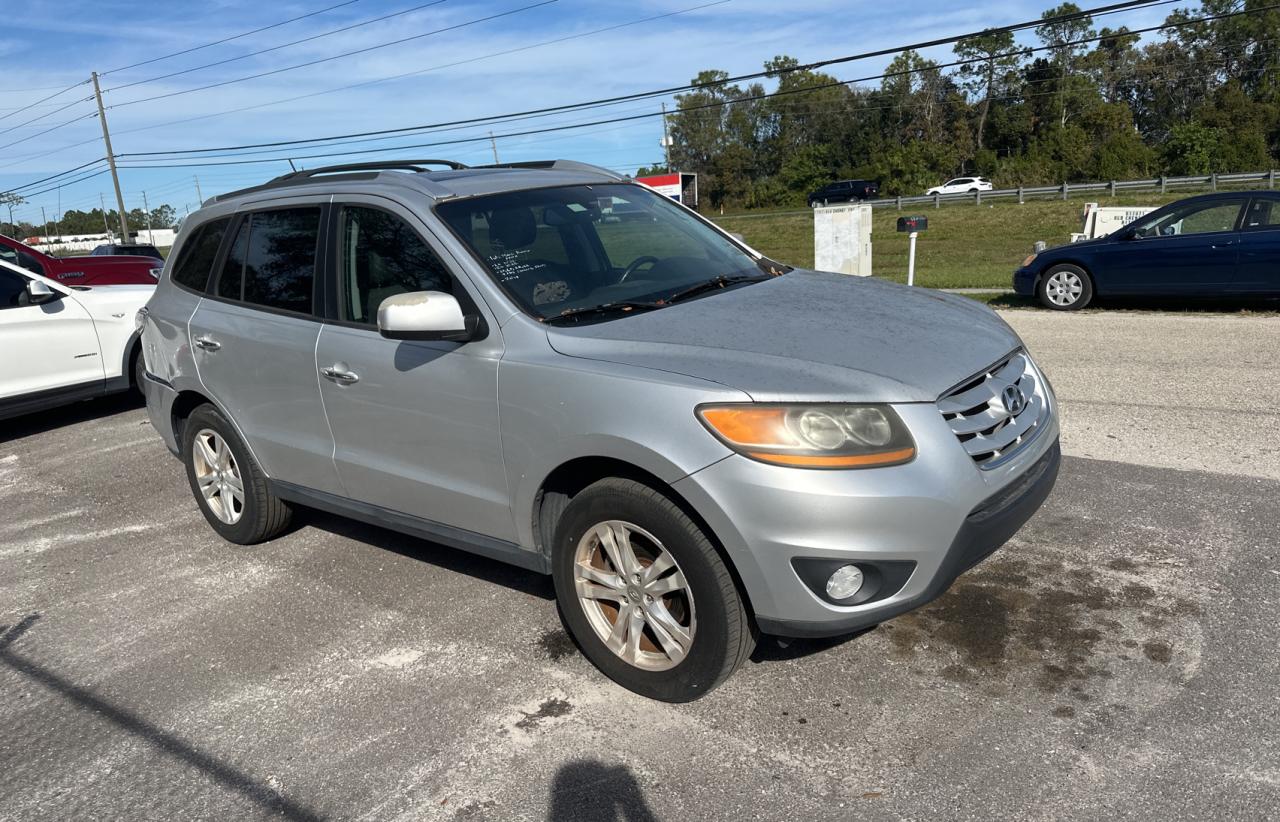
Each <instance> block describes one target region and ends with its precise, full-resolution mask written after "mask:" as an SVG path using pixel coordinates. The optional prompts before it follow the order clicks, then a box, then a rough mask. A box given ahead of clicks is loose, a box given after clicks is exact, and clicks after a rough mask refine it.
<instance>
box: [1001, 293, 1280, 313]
mask: <svg viewBox="0 0 1280 822" xmlns="http://www.w3.org/2000/svg"><path fill="white" fill-rule="evenodd" d="M986 303H987V305H989V306H991V307H992V308H1034V309H1037V310H1040V311H1049V309H1047V308H1045V307H1044V306H1043V305H1041V304H1040V301H1039V300H1037V299H1036V298H1035V297H1023V296H1020V295H1018V294H1001V295H999V296H995V297H992V298H990V299H989V300H986ZM1105 311H1132V312H1159V313H1162V314H1170V313H1173V314H1276V313H1280V299H1261V298H1255V299H1243V298H1239V297H1236V298H1217V297H1214V298H1210V297H1195V298H1192V297H1106V298H1103V297H1099V298H1097V299H1096V300H1094V302H1093V304H1091V305H1090V306H1089V307H1088V308H1084V309H1081V311H1080V312H1077V313H1085V314H1094V313H1102V312H1105ZM1062 313H1070V312H1062Z"/></svg>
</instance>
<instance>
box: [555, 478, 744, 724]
mask: <svg viewBox="0 0 1280 822" xmlns="http://www.w3.org/2000/svg"><path fill="white" fill-rule="evenodd" d="M619 565H620V566H622V567H619ZM652 567H660V568H661V569H662V570H660V571H657V572H650V571H648V569H649V568H652ZM552 571H553V576H554V578H555V587H556V599H557V600H558V602H559V605H560V613H561V615H562V617H563V619H564V622H565V626H566V627H567V628H568V630H569V632H570V633H571V634H572V635H573V637H574V639H575V640H577V642H578V645H579V646H580V647H581V648H582V651H583V653H584V654H586V656H587V658H588V659H589V660H591V662H592V663H593V664H594V665H595V666H596V667H597V668H599V669H600V671H601V672H602V673H604V674H605V676H607V677H609V678H610V679H612V680H613V681H614V682H616V683H618V684H619V685H621V686H622V687H624V688H626V689H628V690H631V691H634V692H636V693H638V694H641V695H642V696H647V697H649V698H650V699H658V700H662V701H664V702H688V701H691V700H694V699H698V698H699V697H701V696H703V695H705V694H707V693H708V692H710V691H711V690H712V689H713V688H715V687H716V686H717V685H719V684H720V683H721V682H723V681H724V680H725V679H726V678H728V676H729V675H730V674H732V673H733V672H734V671H735V670H736V669H737V668H738V667H739V666H740V665H741V664H742V663H743V662H744V661H745V660H746V659H747V657H748V656H750V655H751V651H752V649H753V648H754V647H755V636H754V632H753V628H752V625H751V620H750V617H749V616H748V615H747V610H746V606H745V604H744V602H743V600H742V597H741V595H739V593H738V589H737V586H736V585H735V584H734V580H733V577H732V575H731V574H730V573H729V569H728V567H727V566H726V565H725V563H724V560H722V559H721V557H720V554H719V553H718V552H717V550H716V548H715V546H714V545H712V543H711V540H710V539H708V537H707V535H706V534H705V533H703V531H702V529H701V528H699V527H698V525H697V524H696V523H695V522H694V521H693V520H692V519H690V518H689V516H688V515H687V514H686V513H685V512H684V511H683V510H681V508H680V507H679V506H677V505H676V504H675V503H674V502H672V501H671V500H670V499H668V498H667V497H666V496H664V495H663V494H661V493H659V492H658V491H656V490H654V489H653V488H650V487H649V486H647V485H644V484H642V483H639V482H635V481H633V480H627V479H619V478H610V479H604V480H600V481H599V482H596V483H594V484H593V485H590V486H588V487H587V488H586V489H585V490H583V491H582V492H581V493H579V494H578V495H577V496H575V497H574V498H573V500H572V501H571V502H570V503H569V506H568V507H567V508H566V509H565V512H564V515H563V516H562V517H561V518H560V522H559V524H558V526H557V527H556V536H555V541H554V543H553V553H552ZM650 573H652V576H651V577H650ZM615 648H616V650H615Z"/></svg>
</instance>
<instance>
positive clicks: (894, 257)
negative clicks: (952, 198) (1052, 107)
mask: <svg viewBox="0 0 1280 822" xmlns="http://www.w3.org/2000/svg"><path fill="white" fill-rule="evenodd" d="M1191 193H1193V192H1187V191H1179V192H1177V193H1169V194H1164V195H1161V194H1158V193H1152V194H1150V195H1126V196H1118V197H1115V198H1110V197H1106V196H1098V195H1097V194H1095V195H1094V196H1092V197H1089V198H1088V199H1071V200H1067V201H1062V200H1036V201H1031V202H1027V203H1025V204H1022V205H1019V204H1018V203H1016V202H1010V201H1007V200H996V201H994V202H992V203H990V204H987V203H984V204H982V205H980V206H976V205H973V204H960V203H953V204H950V205H947V204H944V205H943V206H942V208H940V209H935V208H933V207H932V206H925V207H921V208H917V209H915V210H904V211H897V210H896V209H893V208H885V207H881V208H878V209H876V210H875V211H874V212H872V214H873V217H872V228H871V245H872V255H871V261H872V273H873V274H874V275H875V276H877V277H883V278H884V279H888V280H895V281H897V282H906V279H907V235H906V234H899V233H898V232H897V230H896V224H897V221H898V217H900V216H903V215H905V214H922V215H925V216H927V217H928V218H929V229H928V231H924V232H922V233H921V234H920V238H919V240H918V241H917V245H916V285H923V286H928V287H930V288H1010V287H1011V286H1010V280H1011V279H1012V276H1013V270H1014V269H1015V268H1017V267H1018V266H1019V265H1020V264H1021V263H1022V260H1023V259H1024V258H1025V257H1026V256H1027V255H1028V254H1030V253H1031V251H1032V247H1033V246H1034V244H1035V242H1036V240H1044V241H1045V242H1046V243H1048V244H1049V245H1050V246H1054V245H1061V244H1062V243H1065V242H1067V241H1068V240H1070V239H1071V233H1072V232H1074V231H1079V230H1080V223H1081V214H1082V212H1083V211H1084V204H1085V203H1086V202H1098V203H1100V204H1101V205H1103V206H1109V205H1117V206H1126V205H1149V206H1159V205H1164V204H1165V203H1170V202H1173V201H1174V200H1180V199H1182V198H1184V197H1187V196H1190V194H1191ZM713 219H715V221H716V222H717V223H719V224H720V225H721V226H723V227H724V228H725V229H726V230H728V231H732V232H736V233H738V234H741V235H742V236H743V237H744V238H746V241H747V243H748V244H750V245H751V246H753V247H754V248H756V249H757V250H759V251H760V252H762V253H763V254H766V255H768V256H770V257H772V258H774V259H776V260H779V261H780V262H784V263H788V264H790V265H796V266H800V267H802V268H808V267H811V266H812V265H813V216H812V215H811V214H809V213H808V212H807V211H804V212H802V213H795V212H791V213H787V212H782V213H776V214H773V213H769V212H747V213H741V214H726V215H724V216H720V217H715V216H713Z"/></svg>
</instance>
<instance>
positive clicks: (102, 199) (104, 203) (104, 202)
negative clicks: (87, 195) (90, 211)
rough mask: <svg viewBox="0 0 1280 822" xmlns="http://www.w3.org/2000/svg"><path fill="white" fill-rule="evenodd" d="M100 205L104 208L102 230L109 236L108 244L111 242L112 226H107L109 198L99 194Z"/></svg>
mask: <svg viewBox="0 0 1280 822" xmlns="http://www.w3.org/2000/svg"><path fill="white" fill-rule="evenodd" d="M98 204H99V205H101V206H102V230H103V232H105V233H106V235H107V242H111V226H109V225H107V198H106V197H104V196H102V192H101V191H99V192H98Z"/></svg>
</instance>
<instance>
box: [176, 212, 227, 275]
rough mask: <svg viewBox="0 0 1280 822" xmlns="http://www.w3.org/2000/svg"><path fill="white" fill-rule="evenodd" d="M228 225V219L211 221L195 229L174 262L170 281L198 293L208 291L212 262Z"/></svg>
mask: <svg viewBox="0 0 1280 822" xmlns="http://www.w3.org/2000/svg"><path fill="white" fill-rule="evenodd" d="M230 223H231V219H230V218H224V219H221V220H212V221H210V222H208V223H205V224H204V225H202V226H200V227H198V228H197V229H196V233H195V235H194V236H192V238H191V239H190V240H187V242H186V243H184V244H183V246H182V251H181V252H179V254H178V259H177V260H176V261H175V262H174V266H173V274H172V279H173V281H174V282H175V283H177V284H178V285H181V286H184V287H186V288H189V289H191V290H192V291H198V292H200V293H204V292H205V291H206V290H208V287H209V275H210V274H211V273H212V272H213V262H214V259H215V258H216V257H217V256H218V248H219V247H220V246H221V245H222V238H223V236H224V235H225V234H226V233H227V226H228V225H229V224H230Z"/></svg>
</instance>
